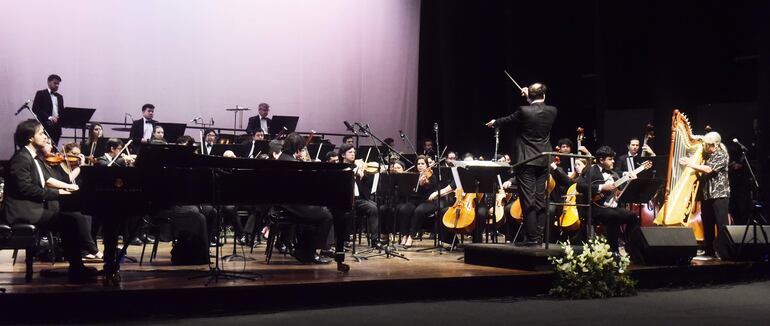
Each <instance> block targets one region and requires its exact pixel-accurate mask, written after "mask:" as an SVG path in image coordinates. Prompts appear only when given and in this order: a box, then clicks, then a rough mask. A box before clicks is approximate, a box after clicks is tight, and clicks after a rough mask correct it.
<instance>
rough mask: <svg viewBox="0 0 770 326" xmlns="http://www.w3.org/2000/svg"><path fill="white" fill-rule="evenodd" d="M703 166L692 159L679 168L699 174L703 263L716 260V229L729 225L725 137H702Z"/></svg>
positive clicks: (714, 133)
mask: <svg viewBox="0 0 770 326" xmlns="http://www.w3.org/2000/svg"><path fill="white" fill-rule="evenodd" d="M703 158H704V161H703V164H696V162H695V161H694V160H693V159H691V158H684V157H683V158H681V159H679V164H681V165H684V166H688V167H690V168H692V169H693V170H695V171H697V172H698V178H699V179H700V182H701V183H700V189H698V195H697V196H698V198H699V199H700V200H701V219H702V221H703V246H704V249H705V250H704V251H705V254H704V256H703V257H700V258H703V259H712V258H714V257H715V251H714V238H715V235H714V225H716V226H717V228H721V227H722V225H727V224H728V223H729V219H728V216H727V212H728V208H729V203H730V180H729V178H728V171H727V164H728V162H730V155H729V154H728V152H727V148H726V147H725V145H724V144H722V137H721V136H720V135H719V133H717V132H713V131H712V132H709V133H707V134H706V135H704V136H703Z"/></svg>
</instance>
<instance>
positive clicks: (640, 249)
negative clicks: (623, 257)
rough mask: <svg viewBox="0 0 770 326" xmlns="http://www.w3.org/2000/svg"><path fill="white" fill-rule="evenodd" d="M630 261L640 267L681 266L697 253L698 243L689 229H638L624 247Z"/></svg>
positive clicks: (660, 227) (655, 227) (654, 227)
mask: <svg viewBox="0 0 770 326" xmlns="http://www.w3.org/2000/svg"><path fill="white" fill-rule="evenodd" d="M626 248H627V249H628V251H629V254H630V255H631V261H633V262H634V263H637V264H642V265H683V264H688V263H690V260H692V257H694V256H695V254H696V253H697V252H698V242H697V241H696V240H695V234H694V233H693V232H692V229H691V228H685V227H663V226H653V227H640V228H639V229H637V230H636V231H635V232H634V233H633V234H631V237H630V239H629V243H628V245H627V246H626Z"/></svg>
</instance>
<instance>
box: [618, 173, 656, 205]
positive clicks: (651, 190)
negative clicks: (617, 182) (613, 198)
mask: <svg viewBox="0 0 770 326" xmlns="http://www.w3.org/2000/svg"><path fill="white" fill-rule="evenodd" d="M662 184H663V180H659V179H632V180H629V181H628V185H626V187H625V188H624V189H623V193H622V194H620V197H618V204H641V203H647V202H649V201H650V200H651V199H652V197H653V196H655V193H656V192H658V189H660V186H661V185H662Z"/></svg>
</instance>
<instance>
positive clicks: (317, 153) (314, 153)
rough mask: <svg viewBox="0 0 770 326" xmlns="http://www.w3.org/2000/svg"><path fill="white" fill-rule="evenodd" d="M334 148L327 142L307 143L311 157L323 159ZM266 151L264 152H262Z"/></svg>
mask: <svg viewBox="0 0 770 326" xmlns="http://www.w3.org/2000/svg"><path fill="white" fill-rule="evenodd" d="M333 150H334V145H332V144H331V143H328V142H320V143H311V144H308V145H307V152H308V154H310V157H312V158H313V159H318V160H321V161H323V160H324V158H325V157H326V153H328V152H331V151H333ZM263 153H266V152H263Z"/></svg>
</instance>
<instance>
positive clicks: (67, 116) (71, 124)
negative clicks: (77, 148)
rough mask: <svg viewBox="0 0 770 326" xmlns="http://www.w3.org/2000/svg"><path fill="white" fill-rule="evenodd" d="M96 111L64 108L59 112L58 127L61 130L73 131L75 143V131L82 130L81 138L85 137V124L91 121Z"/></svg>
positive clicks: (76, 134) (76, 133)
mask: <svg viewBox="0 0 770 326" xmlns="http://www.w3.org/2000/svg"><path fill="white" fill-rule="evenodd" d="M94 112H96V109H90V108H76V107H70V106H68V107H65V108H64V109H62V110H61V112H59V125H60V126H61V127H62V128H72V129H75V140H76V141H77V136H78V132H77V129H80V130H83V138H85V137H86V124H87V123H88V121H91V117H93V115H94Z"/></svg>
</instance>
